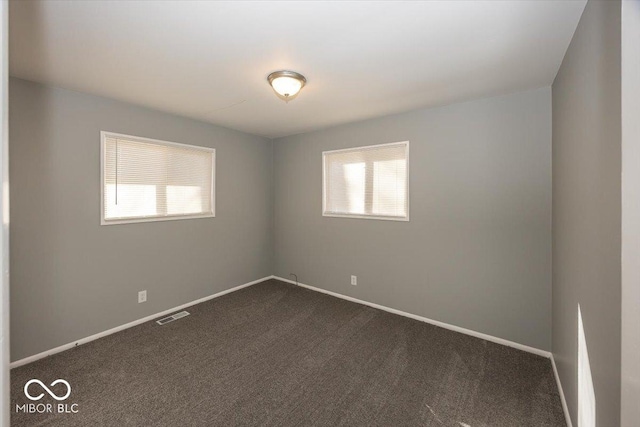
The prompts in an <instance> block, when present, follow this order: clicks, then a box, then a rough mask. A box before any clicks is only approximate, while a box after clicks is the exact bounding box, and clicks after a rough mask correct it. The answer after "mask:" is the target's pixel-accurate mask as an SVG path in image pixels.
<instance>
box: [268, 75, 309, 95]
mask: <svg viewBox="0 0 640 427" xmlns="http://www.w3.org/2000/svg"><path fill="white" fill-rule="evenodd" d="M271 86H273V89H274V90H275V91H276V92H278V93H279V94H280V95H281V96H284V97H287V98H289V97H293V96H296V94H297V93H298V92H300V89H301V88H302V82H301V81H300V80H298V79H294V78H293V77H286V76H285V77H277V78H275V79H273V81H272V82H271Z"/></svg>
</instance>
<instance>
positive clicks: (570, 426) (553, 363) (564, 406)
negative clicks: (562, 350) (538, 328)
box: [551, 353, 573, 427]
mask: <svg viewBox="0 0 640 427" xmlns="http://www.w3.org/2000/svg"><path fill="white" fill-rule="evenodd" d="M551 366H552V367H553V376H554V377H555V378H556V384H557V385H558V394H560V402H562V411H563V412H564V419H565V420H566V422H567V427H573V424H572V423H571V415H569V407H568V406H567V400H566V399H565V398H564V391H562V383H561V382H560V375H558V368H557V367H556V360H555V359H554V357H553V353H552V354H551Z"/></svg>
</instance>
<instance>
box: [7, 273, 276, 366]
mask: <svg viewBox="0 0 640 427" xmlns="http://www.w3.org/2000/svg"><path fill="white" fill-rule="evenodd" d="M273 278H274V276H266V277H263V278H262V279H258V280H254V281H252V282H249V283H245V284H244V285H240V286H236V287H234V288H231V289H227V290H225V291H221V292H218V293H215V294H213V295H209V296H206V297H204V298H200V299H197V300H194V301H191V302H188V303H186V304H182V305H179V306H177V307H173V308H170V309H168V310H164V311H161V312H159V313H156V314H152V315H150V316H146V317H143V318H142V319H138V320H134V321H133V322H129V323H126V324H124V325H120V326H116V327H115V328H112V329H109V330H106V331H104V332H100V333H98V334H95V335H91V336H88V337H86V338H82V339H79V340H77V341H73V342H70V343H68V344H65V345H61V346H59V347H56V348H52V349H51V350H47V351H43V352H42V353H38V354H34V355H33V356H29V357H25V358H24V359H20V360H16V361H15V362H12V363H11V365H10V368H11V369H13V368H17V367H19V366H23V365H26V364H28V363H31V362H35V361H36V360H40V359H43V358H45V357H47V356H51V355H54V354H56V353H60V352H63V351H65V350H69V349H70V348H73V347H76V346H78V345H82V344H86V343H88V342H91V341H95V340H97V339H98V338H102V337H106V336H107V335H111V334H114V333H116V332H120V331H122V330H125V329H129V328H131V327H133V326H137V325H140V324H141V323H145V322H149V321H151V320H154V319H157V318H158V317H162V316H166V315H167V314H172V313H175V312H176V311H180V310H182V309H184V308H187V307H191V306H192V305H196V304H200V303H201V302H205V301H209V300H211V299H214V298H218V297H221V296H223V295H226V294H230V293H231V292H235V291H238V290H240V289H242V288H246V287H248V286H252V285H255V284H258V283H262V282H264V281H266V280H269V279H273Z"/></svg>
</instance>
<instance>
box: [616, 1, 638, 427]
mask: <svg viewBox="0 0 640 427" xmlns="http://www.w3.org/2000/svg"><path fill="white" fill-rule="evenodd" d="M638 41H640V0H634V1H625V2H623V3H622V53H621V66H622V72H621V74H622V82H621V83H622V89H621V90H622V170H623V171H624V175H623V176H622V364H621V370H622V396H621V407H622V411H621V412H622V415H621V421H622V422H621V424H622V425H623V426H632V425H634V424H635V423H637V422H638V420H640V405H638V402H640V358H639V357H638V356H639V355H640V333H638V327H639V325H640V262H638V260H640V223H639V222H638V218H640V203H638V202H639V201H640V121H639V120H638V117H639V116H640V43H638Z"/></svg>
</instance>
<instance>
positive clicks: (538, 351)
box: [273, 276, 551, 359]
mask: <svg viewBox="0 0 640 427" xmlns="http://www.w3.org/2000/svg"><path fill="white" fill-rule="evenodd" d="M273 278H274V279H277V280H281V281H283V282H287V283H291V284H294V285H295V284H296V282H295V281H294V280H290V279H285V278H283V277H280V276H273ZM297 285H298V286H302V287H303V288H307V289H311V290H312V291H316V292H321V293H323V294H327V295H331V296H334V297H337V298H342V299H344V300H347V301H351V302H355V303H358V304H363V305H368V306H369V307H373V308H377V309H379V310H384V311H387V312H389V313H393V314H398V315H400V316H404V317H408V318H410V319H414V320H419V321H420V322H425V323H430V324H432V325H435V326H439V327H441V328H445V329H449V330H451V331H455V332H460V333H461V334H466V335H471V336H472V337H476V338H480V339H483V340H486V341H490V342H493V343H496V344H501V345H505V346H507V347H512V348H515V349H518V350H522V351H526V352H527V353H533V354H537V355H538V356H542V357H546V358H548V359H549V358H551V352H549V351H546V350H541V349H539V348H535V347H530V346H528V345H524V344H520V343H517V342H513V341H509V340H505V339H504V338H498V337H494V336H493V335H487V334H483V333H482V332H477V331H473V330H471V329H466V328H462V327H460V326H455V325H451V324H449V323H444V322H440V321H438V320H433V319H429V318H427V317H422V316H418V315H417V314H411V313H407V312H405V311H401V310H396V309H395V308H390V307H386V306H384V305H380V304H374V303H372V302H368V301H363V300H360V299H357V298H353V297H349V296H346V295H342V294H339V293H337V292H332V291H327V290H326V289H321V288H316V287H315V286H310V285H305V284H303V283H300V282H298V283H297Z"/></svg>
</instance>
